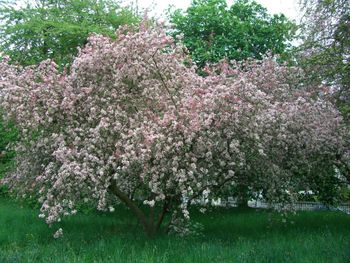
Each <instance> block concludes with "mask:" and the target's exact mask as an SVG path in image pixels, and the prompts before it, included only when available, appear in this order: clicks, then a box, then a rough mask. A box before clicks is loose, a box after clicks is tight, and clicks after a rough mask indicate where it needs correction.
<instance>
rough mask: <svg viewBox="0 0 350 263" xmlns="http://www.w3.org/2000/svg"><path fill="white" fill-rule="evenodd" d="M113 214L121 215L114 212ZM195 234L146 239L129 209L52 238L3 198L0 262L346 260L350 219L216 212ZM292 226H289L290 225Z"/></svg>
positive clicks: (26, 211) (196, 216)
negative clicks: (285, 220)
mask: <svg viewBox="0 0 350 263" xmlns="http://www.w3.org/2000/svg"><path fill="white" fill-rule="evenodd" d="M117 211H118V210H117ZM193 220H194V221H197V222H200V223H202V225H203V227H204V229H203V230H202V231H201V233H200V235H195V236H188V237H185V238H184V237H179V236H169V235H165V234H163V235H159V236H157V237H155V238H152V239H150V238H147V237H146V236H145V235H144V234H143V233H142V231H141V229H140V227H139V226H138V225H137V224H136V220H135V219H134V217H132V215H131V214H130V213H129V211H127V210H124V209H122V211H121V212H114V213H109V214H99V213H92V214H88V215H76V216H75V217H71V218H68V219H65V220H64V221H63V222H61V226H62V227H63V228H64V236H63V237H62V238H60V239H54V238H53V237H52V234H53V233H54V231H55V229H56V228H57V226H56V228H55V229H54V228H49V227H48V226H47V225H46V224H45V223H44V222H43V220H42V219H39V218H38V211H37V210H33V209H31V208H28V207H21V205H20V204H17V203H14V202H10V201H7V200H0V262H1V263H10V262H11V263H14V262H21V263H22V262H45V263H48V262H123V263H124V262H125V263H127V262H181V263H186V262H195V263H199V262H259V263H260V262H350V216H348V215H346V214H342V213H339V212H327V211H319V212H300V213H298V214H297V215H295V216H291V217H290V218H289V219H288V222H287V223H283V222H282V220H281V218H280V216H278V215H277V214H274V213H271V212H268V211H266V210H253V209H251V210H237V209H232V208H231V209H225V208H220V209H219V208H217V209H213V210H212V211H210V212H208V213H207V214H205V215H202V214H200V213H196V212H194V213H193ZM291 221H294V224H292V222H291Z"/></svg>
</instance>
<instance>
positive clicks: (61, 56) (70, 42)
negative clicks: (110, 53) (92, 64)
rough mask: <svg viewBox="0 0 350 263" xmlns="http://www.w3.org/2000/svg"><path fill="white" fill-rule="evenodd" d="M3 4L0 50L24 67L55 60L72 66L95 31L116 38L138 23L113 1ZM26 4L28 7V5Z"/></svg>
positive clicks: (37, 0)
mask: <svg viewBox="0 0 350 263" xmlns="http://www.w3.org/2000/svg"><path fill="white" fill-rule="evenodd" d="M18 2H19V1H11V0H9V1H1V3H0V20H1V24H0V50H1V51H2V52H4V53H5V54H7V55H9V56H10V57H11V59H12V61H15V62H19V63H21V64H22V65H32V64H38V63H39V62H41V61H42V60H45V59H48V58H50V59H53V60H54V61H55V62H56V63H57V64H58V65H59V66H61V67H62V66H64V65H66V64H67V63H68V64H70V63H71V62H72V60H73V58H74V56H75V55H76V54H77V47H82V46H84V45H85V44H86V39H87V37H88V35H89V34H90V33H92V32H95V33H98V34H104V35H108V36H110V37H113V36H114V32H115V30H116V29H117V28H118V27H119V26H120V25H123V24H130V23H133V22H136V21H137V18H136V17H135V15H134V14H133V13H132V12H131V10H129V9H128V8H122V7H121V6H120V5H119V4H118V3H117V2H115V1H110V0H98V1H92V0H64V1H52V0H35V1H27V2H25V1H23V2H22V5H23V6H22V7H20V8H18ZM24 3H25V4H24Z"/></svg>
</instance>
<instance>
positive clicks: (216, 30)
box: [169, 0, 295, 67]
mask: <svg viewBox="0 0 350 263" xmlns="http://www.w3.org/2000/svg"><path fill="white" fill-rule="evenodd" d="M169 16H170V21H171V23H173V24H174V34H180V33H182V34H183V36H184V38H183V42H184V44H185V46H186V47H187V48H188V50H189V52H190V54H191V55H192V57H193V60H194V62H195V63H197V65H199V66H200V67H203V66H204V65H205V64H206V63H207V62H217V61H219V60H221V59H223V58H227V59H229V60H244V59H247V58H249V57H250V58H257V59H261V58H262V57H263V56H264V55H265V54H266V53H267V52H269V51H270V52H272V53H273V54H275V55H277V54H278V55H281V57H282V58H287V57H288V51H289V48H290V47H291V44H290V41H291V40H292V39H293V36H294V30H295V25H294V24H293V23H292V22H291V21H289V20H288V19H287V18H286V17H285V16H284V15H282V14H281V15H273V16H271V15H269V14H268V12H267V10H266V8H264V7H263V6H261V5H260V4H258V3H256V2H254V1H250V0H236V1H234V3H233V5H232V6H228V5H227V3H226V1H225V0H194V1H192V3H191V6H190V7H188V8H187V10H180V9H178V10H175V11H170V14H169Z"/></svg>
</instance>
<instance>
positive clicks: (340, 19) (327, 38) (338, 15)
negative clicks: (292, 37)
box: [300, 0, 350, 119]
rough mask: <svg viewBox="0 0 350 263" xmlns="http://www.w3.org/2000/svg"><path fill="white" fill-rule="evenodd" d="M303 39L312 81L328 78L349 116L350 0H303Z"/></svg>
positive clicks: (304, 58)
mask: <svg viewBox="0 0 350 263" xmlns="http://www.w3.org/2000/svg"><path fill="white" fill-rule="evenodd" d="M300 2H301V5H302V10H303V11H304V17H303V26H304V28H303V32H304V34H303V36H304V41H303V44H302V45H301V47H300V49H301V51H302V52H301V54H300V55H301V59H300V61H301V64H302V66H303V67H304V69H305V70H306V71H307V72H308V77H309V78H310V79H311V80H312V81H315V80H316V81H320V82H321V81H322V82H326V83H327V84H328V85H332V86H333V87H335V89H336V90H337V102H338V103H339V106H340V108H341V109H342V111H343V113H344V115H345V117H346V119H349V116H350V107H349V101H350V84H349V83H350V60H349V58H350V1H348V0H312V1H309V0H308V1H304V0H303V1H300Z"/></svg>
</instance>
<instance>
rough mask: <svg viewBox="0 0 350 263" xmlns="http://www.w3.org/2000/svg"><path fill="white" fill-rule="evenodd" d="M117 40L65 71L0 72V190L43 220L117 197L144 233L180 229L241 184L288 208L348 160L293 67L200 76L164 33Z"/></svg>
mask: <svg viewBox="0 0 350 263" xmlns="http://www.w3.org/2000/svg"><path fill="white" fill-rule="evenodd" d="M126 31H129V33H127V34H125V33H124V32H126ZM117 35H118V37H117V40H116V41H114V40H112V39H110V38H107V37H103V36H98V35H92V36H90V38H89V40H88V44H87V46H86V47H85V48H84V49H82V50H81V51H80V52H79V54H78V57H77V58H76V59H75V60H74V62H73V64H72V67H71V70H70V72H63V73H60V72H59V71H58V70H57V65H56V64H55V63H53V62H52V61H49V60H47V61H44V62H42V63H41V64H40V65H39V66H32V67H26V68H20V67H15V66H13V65H12V66H11V65H9V64H7V63H6V61H3V62H2V63H1V64H0V69H1V71H0V72H1V83H0V88H1V94H2V96H1V99H2V106H3V107H4V108H5V109H6V110H7V113H8V118H13V119H15V120H16V122H17V125H18V127H19V130H20V132H21V141H20V143H19V144H18V147H17V152H18V156H17V164H18V168H17V170H16V172H14V173H12V174H9V175H8V177H7V178H6V179H5V180H3V183H5V184H7V185H9V186H10V187H11V188H13V189H16V191H17V192H18V193H19V194H20V195H21V194H28V193H30V192H37V193H38V194H39V201H40V202H41V203H42V208H41V212H42V214H41V216H42V217H45V218H46V222H47V223H49V224H52V223H53V222H55V221H57V220H59V219H60V218H61V217H62V215H69V214H74V213H75V212H76V210H75V209H76V208H75V206H76V204H77V203H79V202H81V201H84V202H87V203H89V204H91V205H94V206H95V207H97V208H98V209H99V210H108V209H112V210H113V208H112V207H111V206H113V205H114V202H115V197H117V198H118V199H119V200H120V201H121V202H122V203H124V204H125V205H127V206H128V207H129V208H130V209H131V210H132V211H133V212H134V213H135V215H136V216H137V217H138V219H139V221H140V222H141V223H142V225H143V226H144V228H145V230H146V231H147V232H148V233H149V234H151V233H154V232H155V231H157V230H158V229H159V228H160V227H161V225H162V221H163V219H164V218H166V217H167V215H171V216H170V218H169V217H167V218H168V219H169V220H170V223H169V226H170V227H172V229H175V230H176V231H183V229H182V228H180V225H181V223H182V222H184V221H186V220H188V219H189V211H188V205H189V204H190V203H191V202H192V201H195V200H198V199H200V198H204V199H208V198H211V197H214V196H215V195H216V194H217V193H218V191H220V190H223V189H224V188H225V187H229V186H230V185H232V184H235V182H237V181H238V180H239V181H241V180H242V178H243V179H244V178H246V179H247V180H248V179H249V180H251V179H250V178H254V180H251V181H252V182H253V184H254V186H255V187H256V189H263V190H264V193H265V196H266V197H267V199H269V200H271V201H279V202H282V201H286V200H287V199H288V200H289V199H290V198H291V197H293V193H296V192H297V191H298V190H299V189H300V187H305V186H306V184H307V181H306V180H304V179H305V178H307V176H308V175H310V174H311V171H313V170H315V169H318V170H319V171H320V172H321V174H322V169H321V167H325V166H331V167H332V166H333V165H334V164H335V162H336V161H337V158H338V157H339V156H342V155H343V154H344V152H345V147H344V142H343V136H344V133H345V131H344V128H343V125H342V119H341V117H340V115H339V114H338V112H337V110H336V109H335V108H334V107H333V106H332V104H331V103H329V102H328V101H327V99H326V98H318V97H315V96H313V95H314V94H313V90H314V89H312V87H304V86H301V85H299V84H298V77H299V75H300V74H301V72H300V71H299V70H298V69H296V68H290V67H286V66H283V65H282V66H281V65H279V64H278V63H276V62H275V60H274V59H273V58H265V59H264V60H263V61H262V62H256V61H254V60H252V61H248V62H246V63H242V64H236V65H234V66H230V65H229V64H228V63H226V62H221V63H219V64H218V65H216V66H215V67H212V68H206V69H205V70H206V71H207V74H208V76H207V77H201V76H198V75H197V74H196V73H195V71H196V68H195V66H192V65H191V63H190V58H189V57H187V56H186V55H185V54H184V53H183V51H184V47H183V46H181V45H180V44H176V43H174V39H172V38H171V37H169V36H167V35H166V34H165V32H164V30H163V29H162V27H158V26H157V27H154V28H147V27H145V25H144V24H141V27H140V28H139V29H138V30H134V31H133V30H131V29H130V28H128V29H126V28H121V29H119V30H118V32H117ZM301 169H302V171H303V173H302V175H301V174H300V173H298V171H301ZM142 204H143V205H146V207H149V213H148V214H147V213H146V212H145V210H144V209H140V206H141V205H142ZM60 233H61V232H59V233H58V234H60Z"/></svg>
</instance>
